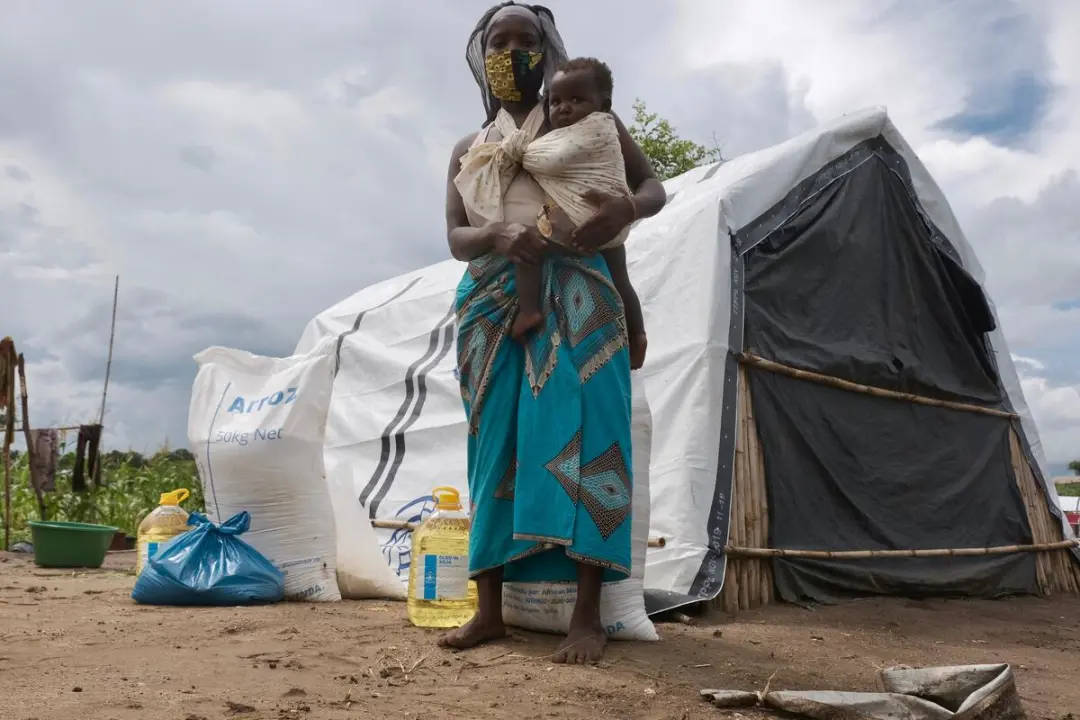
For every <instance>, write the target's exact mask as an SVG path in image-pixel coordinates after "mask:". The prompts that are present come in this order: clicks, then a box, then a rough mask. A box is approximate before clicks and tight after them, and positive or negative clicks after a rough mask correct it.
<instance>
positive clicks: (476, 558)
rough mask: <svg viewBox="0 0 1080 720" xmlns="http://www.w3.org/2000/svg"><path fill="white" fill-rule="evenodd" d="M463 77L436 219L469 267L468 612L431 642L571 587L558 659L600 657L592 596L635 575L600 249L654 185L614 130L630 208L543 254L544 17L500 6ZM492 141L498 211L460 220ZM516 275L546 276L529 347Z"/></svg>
mask: <svg viewBox="0 0 1080 720" xmlns="http://www.w3.org/2000/svg"><path fill="white" fill-rule="evenodd" d="M467 57H468V61H469V67H470V68H471V70H472V72H473V75H474V76H475V78H476V80H477V83H478V84H479V85H480V88H481V91H482V94H483V98H484V107H485V110H486V111H487V122H486V123H485V125H484V129H483V130H481V131H480V132H479V133H476V134H471V135H469V136H466V137H465V138H463V139H462V140H461V141H460V142H459V143H458V144H457V147H455V148H454V153H453V157H451V159H450V167H449V171H448V178H447V193H446V195H447V199H446V219H447V230H448V241H449V244H450V249H451V252H452V254H453V256H454V257H455V258H457V259H459V260H464V261H467V262H468V263H469V267H468V270H467V271H466V273H465V275H464V277H463V278H462V280H461V283H460V284H459V285H458V291H457V313H458V367H459V372H460V376H461V394H462V399H463V401H464V404H465V410H466V414H467V415H468V419H469V438H468V458H469V460H468V466H469V495H470V498H471V501H472V530H471V534H470V547H469V553H470V568H469V570H470V575H472V576H473V577H474V578H475V579H476V582H477V585H478V590H479V609H478V611H477V614H476V616H475V617H474V619H473V620H472V621H471V622H469V623H468V624H467V625H465V626H463V627H461V628H459V629H457V630H455V631H453V632H451V633H448V634H447V635H445V636H444V637H443V638H442V640H441V642H442V644H444V645H447V646H451V647H455V648H468V647H473V646H475V645H479V644H481V643H485V642H488V641H490V640H494V639H497V638H501V637H503V636H504V635H505V633H506V629H505V627H504V625H503V620H502V584H503V581H504V580H505V581H519V582H539V581H546V582H556V581H573V580H576V581H577V584H578V594H577V602H576V605H575V608H574V613H573V618H572V619H571V624H570V631H569V634H568V635H567V638H566V639H565V640H564V642H563V643H562V644H561V645H560V647H559V649H558V651H557V652H556V654H555V657H554V659H555V661H556V662H570V663H585V662H595V661H596V660H598V659H599V658H600V657H601V656H602V654H603V650H604V646H605V645H606V643H607V635H606V633H605V631H604V627H603V625H602V624H601V622H600V587H601V584H602V583H603V582H605V581H608V580H619V579H622V578H625V577H626V576H627V575H628V574H629V572H630V526H631V498H632V496H633V492H632V468H631V464H630V458H631V447H630V363H629V357H628V353H627V338H626V329H625V320H624V315H623V308H622V304H621V301H620V300H619V295H618V293H617V292H616V290H615V288H614V286H613V285H612V282H611V275H610V273H609V272H608V269H607V266H606V264H605V263H604V260H603V258H602V256H601V255H600V254H598V253H597V252H596V248H599V247H601V246H603V245H604V244H606V243H607V242H609V241H610V240H611V239H612V238H614V237H615V236H616V235H618V233H619V232H620V231H622V230H623V228H625V227H626V226H627V225H629V224H630V223H632V222H633V221H634V220H636V219H638V218H643V217H648V216H651V215H655V214H656V213H657V212H659V211H660V209H661V208H662V207H663V206H664V201H665V194H664V189H663V186H662V185H661V184H660V182H659V181H658V180H657V179H656V176H655V174H654V173H653V170H652V166H651V164H650V163H649V160H648V159H647V158H646V157H645V154H644V153H643V152H642V151H641V149H640V148H639V147H638V146H637V144H636V143H635V142H634V141H633V139H631V138H630V136H629V134H628V133H627V132H626V128H625V127H624V126H623V125H622V123H621V122H619V121H618V120H617V119H616V122H617V124H618V128H619V133H620V139H621V142H622V150H623V155H624V156H625V159H626V169H627V177H628V180H629V185H630V187H631V188H634V189H635V194H634V195H633V196H632V197H614V196H608V197H603V198H601V199H600V202H599V204H598V209H597V212H596V215H595V216H594V217H593V218H592V219H591V220H589V221H586V222H585V223H584V224H582V225H581V226H580V227H579V228H578V230H577V231H576V234H575V246H576V247H577V248H578V249H579V250H581V253H582V254H581V255H580V256H579V255H570V254H566V253H560V252H557V251H555V250H553V249H552V247H551V246H550V245H549V243H547V242H546V241H545V240H544V239H543V237H541V235H540V233H539V231H538V230H537V228H536V223H537V215H538V213H539V211H540V210H541V208H542V207H543V205H544V201H545V195H544V192H543V191H542V190H541V189H540V186H539V185H538V184H537V183H536V181H535V180H533V179H532V178H531V177H530V176H529V175H528V173H526V172H524V171H523V170H522V169H521V168H520V165H518V164H517V163H518V162H520V151H521V149H522V148H523V147H524V145H525V144H527V143H528V142H529V141H530V140H531V139H532V138H534V137H537V136H539V135H541V134H543V133H544V132H546V131H547V127H546V119H545V118H544V115H543V104H542V97H541V89H542V88H543V86H544V85H545V81H546V80H550V78H551V77H552V75H553V74H554V72H555V68H556V67H557V66H558V65H559V64H561V63H562V62H564V61H565V60H566V59H567V56H566V51H565V49H564V48H563V44H562V40H561V38H560V37H559V34H558V31H557V29H556V28H555V22H554V18H553V16H552V13H551V11H550V10H548V9H547V8H543V7H540V6H530V5H518V4H516V3H513V2H508V3H503V4H502V5H499V6H496V7H494V8H492V9H490V10H489V11H488V12H487V13H485V15H484V17H483V18H481V20H480V23H479V24H478V25H477V27H476V29H475V30H474V31H473V34H472V36H471V38H470V41H469V46H468V52H467ZM482 143H500V145H499V147H500V152H501V155H499V161H498V162H496V163H493V166H492V169H491V172H489V173H487V174H486V175H485V176H484V177H483V178H482V181H484V182H491V183H497V184H498V189H499V192H498V193H495V194H494V195H495V196H496V197H501V203H500V204H499V205H498V206H497V207H495V206H493V207H467V206H466V204H465V202H464V201H463V200H462V194H461V192H460V191H459V190H458V187H457V185H456V184H455V178H457V176H458V172H459V170H460V168H461V159H462V158H463V157H464V156H465V155H466V153H468V152H469V151H470V149H471V148H472V147H473V146H475V145H479V144H482ZM514 263H531V264H539V265H542V266H543V269H544V277H545V283H544V293H543V301H542V304H543V312H544V315H545V321H544V324H543V326H542V327H541V329H540V330H539V331H537V332H535V333H534V334H533V335H532V336H531V337H530V339H529V340H528V341H527V342H526V343H525V344H524V345H522V344H519V343H517V342H514V341H512V340H511V339H510V328H511V325H512V323H513V320H514V315H515V312H516V309H517V294H516V290H515V284H514V265H513V264H514Z"/></svg>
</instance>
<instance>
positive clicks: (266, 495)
mask: <svg viewBox="0 0 1080 720" xmlns="http://www.w3.org/2000/svg"><path fill="white" fill-rule="evenodd" d="M333 350H334V344H333V343H332V342H329V341H327V342H323V343H320V344H319V345H318V346H316V347H315V348H314V349H313V350H312V351H311V352H310V353H308V354H306V355H294V356H292V357H288V358H270V357H262V356H258V355H252V354H251V353H248V352H244V351H242V350H230V349H228V348H221V347H213V348H209V349H208V350H204V351H203V352H201V353H199V354H198V355H196V356H195V362H197V363H198V364H199V372H198V375H196V377H195V385H194V387H193V388H192V392H191V408H190V410H189V414H188V442H189V443H190V446H191V449H192V452H194V453H195V461H196V463H197V465H198V469H199V477H200V478H201V479H202V483H203V493H204V496H205V498H206V507H207V514H208V515H209V516H210V518H211V519H212V520H213V521H214V522H217V523H220V522H223V521H224V520H227V519H228V518H230V517H231V516H233V515H234V514H236V513H238V512H240V511H242V510H246V511H248V512H249V513H250V514H251V530H250V531H249V532H248V533H246V534H245V535H244V540H245V541H246V542H248V543H250V544H251V545H252V546H253V547H255V549H256V550H258V551H259V552H261V553H262V554H263V555H265V556H266V557H267V558H268V559H269V560H270V561H271V562H272V563H274V565H276V566H277V567H278V568H279V569H280V570H281V571H282V572H283V573H285V597H286V599H289V600H312V601H335V600H340V599H341V594H340V593H339V592H338V585H337V578H336V571H335V565H336V558H335V555H336V547H335V546H336V539H335V535H334V511H333V509H332V508H331V505H330V497H329V495H328V493H327V487H326V482H325V481H324V479H323V441H324V437H325V434H326V414H327V411H328V409H329V407H330V395H331V392H332V390H333V383H334V352H333Z"/></svg>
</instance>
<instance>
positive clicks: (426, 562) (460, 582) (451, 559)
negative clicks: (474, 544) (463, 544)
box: [415, 555, 469, 600]
mask: <svg viewBox="0 0 1080 720" xmlns="http://www.w3.org/2000/svg"><path fill="white" fill-rule="evenodd" d="M419 569H420V570H421V572H423V578H422V580H421V582H419V583H417V586H416V591H415V593H416V599H417V600H465V599H466V598H467V597H468V596H469V556H468V555H421V556H420V568H419Z"/></svg>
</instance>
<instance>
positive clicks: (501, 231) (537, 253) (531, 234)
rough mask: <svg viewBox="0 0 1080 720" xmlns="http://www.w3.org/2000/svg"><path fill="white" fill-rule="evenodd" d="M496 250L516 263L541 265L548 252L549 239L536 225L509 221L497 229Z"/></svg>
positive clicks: (494, 245)
mask: <svg viewBox="0 0 1080 720" xmlns="http://www.w3.org/2000/svg"><path fill="white" fill-rule="evenodd" d="M493 247H494V249H495V252H497V253H499V254H500V255H502V256H503V257H505V258H506V259H507V260H509V261H510V262H512V263H515V264H525V265H539V264H540V263H541V262H542V261H543V259H544V254H545V253H546V252H547V249H548V244H547V241H546V240H544V238H543V237H542V236H541V235H540V232H539V231H538V230H537V229H536V228H534V227H526V226H524V225H520V224H518V223H507V224H506V225H502V226H500V227H499V228H497V229H495V237H494V242H493Z"/></svg>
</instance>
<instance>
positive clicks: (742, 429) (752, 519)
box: [738, 368, 763, 608]
mask: <svg viewBox="0 0 1080 720" xmlns="http://www.w3.org/2000/svg"><path fill="white" fill-rule="evenodd" d="M739 385H740V386H741V391H740V393H739V403H738V404H739V434H738V444H740V445H741V448H742V453H741V455H742V457H740V458H739V468H738V469H739V474H740V475H741V476H742V477H741V480H740V482H741V484H742V498H741V500H742V502H743V512H742V515H743V518H744V519H743V523H744V524H745V537H746V543H747V544H748V545H749V546H750V547H761V542H760V540H759V538H758V528H757V525H758V523H757V499H756V497H755V496H756V493H755V488H754V479H753V477H752V476H751V473H750V453H751V447H750V392H749V389H748V381H747V376H746V370H745V368H739ZM743 562H745V564H746V574H745V580H746V588H747V592H746V594H747V598H748V600H749V604H748V606H747V607H748V608H755V607H758V606H760V605H762V603H763V600H762V598H761V578H760V575H761V571H760V568H761V561H760V560H744V561H743Z"/></svg>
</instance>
